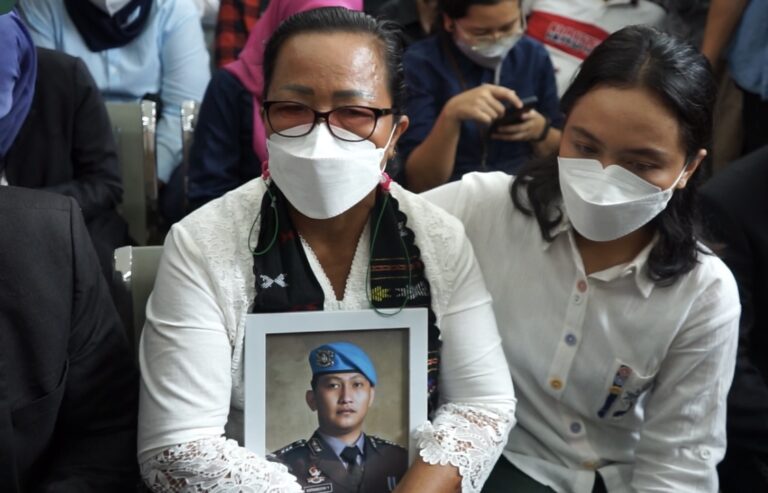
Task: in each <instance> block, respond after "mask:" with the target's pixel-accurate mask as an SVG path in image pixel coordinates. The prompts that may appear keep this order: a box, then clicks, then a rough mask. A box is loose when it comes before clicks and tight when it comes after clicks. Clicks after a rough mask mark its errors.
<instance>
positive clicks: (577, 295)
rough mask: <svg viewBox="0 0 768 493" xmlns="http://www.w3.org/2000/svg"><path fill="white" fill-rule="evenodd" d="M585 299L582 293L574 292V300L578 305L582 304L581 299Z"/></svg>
mask: <svg viewBox="0 0 768 493" xmlns="http://www.w3.org/2000/svg"><path fill="white" fill-rule="evenodd" d="M582 299H584V298H583V297H582V296H581V295H580V294H574V295H573V302H574V303H576V304H577V305H580V304H581V300H582Z"/></svg>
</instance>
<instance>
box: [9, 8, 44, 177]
mask: <svg viewBox="0 0 768 493" xmlns="http://www.w3.org/2000/svg"><path fill="white" fill-rule="evenodd" d="M36 78H37V52H36V51H35V45H34V44H33V43H32V38H31V37H30V35H29V32H28V31H27V28H26V27H24V24H23V23H22V22H21V19H20V18H19V16H17V15H16V13H15V12H11V13H9V14H5V15H0V163H2V158H4V157H5V155H6V153H7V152H8V149H10V148H11V145H12V144H13V141H14V140H15V139H16V135H17V134H18V133H19V130H21V126H22V125H23V124H24V120H25V119H26V118H27V113H29V108H30V106H32V97H33V96H34V95H35V79H36ZM0 166H2V164H0Z"/></svg>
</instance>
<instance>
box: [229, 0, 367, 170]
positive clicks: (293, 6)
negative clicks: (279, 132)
mask: <svg viewBox="0 0 768 493" xmlns="http://www.w3.org/2000/svg"><path fill="white" fill-rule="evenodd" d="M320 7H345V8H347V9H349V10H363V1H362V0H272V1H271V2H269V6H268V7H267V9H266V10H265V11H264V13H263V15H262V16H261V17H260V18H259V20H258V21H256V24H254V26H253V29H252V30H251V33H250V34H249V35H248V41H247V42H246V43H245V47H244V48H243V50H242V51H241V52H240V54H239V55H238V57H237V60H235V61H234V62H232V63H229V64H227V65H225V66H224V69H225V70H228V71H229V72H231V73H232V74H234V75H235V77H237V78H238V79H239V80H240V83H241V84H243V86H245V88H246V89H248V91H250V93H251V94H253V151H254V152H255V153H256V156H257V157H258V158H259V159H260V160H261V161H265V160H266V159H267V134H266V132H265V130H264V122H263V121H262V119H261V114H260V110H261V101H262V100H263V92H264V74H263V72H262V70H263V69H262V65H263V63H264V47H265V46H266V44H267V41H268V40H269V38H270V37H271V36H272V33H274V32H275V30H276V29H277V27H278V26H279V25H280V24H281V23H282V22H283V21H284V20H286V19H287V18H289V17H290V16H292V15H294V14H298V13H299V12H304V11H305V10H312V9H317V8H320Z"/></svg>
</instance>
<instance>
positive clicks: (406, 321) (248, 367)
mask: <svg viewBox="0 0 768 493" xmlns="http://www.w3.org/2000/svg"><path fill="white" fill-rule="evenodd" d="M427 327H428V326H427V309H426V308H407V309H403V310H399V311H398V310H381V309H379V310H378V311H375V310H359V311H308V312H288V313H285V312H284V313H261V314H249V315H247V316H246V328H245V340H244V346H245V347H244V357H245V362H244V370H243V371H244V375H243V380H244V391H245V402H244V413H243V419H244V427H243V428H244V429H243V431H244V446H245V447H246V448H247V449H249V450H251V451H253V452H255V453H256V454H259V455H260V456H264V455H268V454H269V453H271V452H274V448H275V443H271V444H268V440H267V428H268V426H269V423H268V422H267V421H268V414H269V413H268V405H269V404H270V403H268V398H267V390H268V386H269V384H268V378H270V375H268V374H270V372H272V373H274V372H278V373H277V375H279V374H280V373H279V372H280V370H279V369H278V368H276V367H278V366H279V365H280V364H282V363H283V362H284V360H286V362H292V363H290V364H292V365H293V366H300V365H303V366H304V367H305V370H306V372H308V373H309V375H311V370H310V369H309V363H308V362H307V356H308V352H307V347H309V346H308V345H306V344H303V345H302V339H304V338H306V341H308V342H309V341H313V344H314V343H317V341H323V340H324V341H325V342H323V343H328V342H332V341H336V340H338V339H340V338H342V339H350V337H352V336H354V337H355V338H356V341H350V342H355V343H357V344H359V345H360V346H361V347H362V348H363V349H364V350H365V349H366V348H365V347H364V346H365V343H363V344H360V341H363V342H364V341H365V340H366V339H367V338H370V339H371V341H370V344H369V345H371V344H373V345H375V344H376V340H375V338H376V336H377V335H385V337H386V338H387V340H391V339H392V338H391V335H392V334H397V337H396V339H397V340H398V341H402V342H403V343H404V345H405V346H407V347H403V348H401V351H402V353H403V354H404V356H405V357H404V358H403V360H404V362H405V363H404V366H406V367H407V368H403V371H404V372H405V374H406V375H407V379H405V378H404V377H403V379H402V380H405V381H407V382H408V389H407V392H405V395H407V426H406V427H405V429H404V430H402V431H403V433H402V434H404V435H405V440H407V447H406V448H407V449H408V452H409V453H408V457H409V463H410V462H412V461H413V459H414V458H415V457H416V454H417V450H416V444H415V443H413V442H414V441H413V440H411V439H410V437H411V436H412V435H413V432H414V431H415V429H416V428H417V427H418V426H419V425H420V424H422V423H424V422H425V421H426V420H427V399H428V392H427V350H428V328H427ZM384 331H388V332H386V334H384ZM281 336H289V337H290V338H289V339H281ZM294 338H295V339H294ZM271 340H274V341H275V343H274V344H271V343H270V341H271ZM286 341H288V342H290V344H286ZM294 342H295V343H294ZM270 345H272V346H274V348H273V349H271V348H270V347H268V346H270ZM294 346H295V347H294ZM374 347H375V346H374ZM270 349H271V350H270ZM390 349H392V348H390ZM268 351H269V355H268ZM295 351H298V352H300V353H304V357H303V363H301V362H299V361H298V360H297V358H296V355H295V354H286V355H285V356H282V355H281V354H280V353H281V352H286V353H292V352H295ZM367 352H368V353H369V356H370V357H371V359H372V360H374V365H375V366H376V358H377V353H378V352H377V351H372V350H371V349H370V348H369V349H368V351H367ZM268 359H269V360H271V362H272V364H271V365H269V364H268ZM377 372H378V373H380V370H378V369H377ZM382 377H383V380H384V381H386V379H387V378H388V375H387V374H383V375H382V374H381V373H380V375H379V380H380V381H381V380H382ZM276 380H277V379H276V378H275V375H272V377H271V378H270V381H271V382H274V381H276ZM301 384H303V385H305V386H306V387H308V386H309V385H308V384H309V378H307V380H306V381H305V382H302V383H301ZM296 393H297V392H294V394H296ZM273 395H274V393H273ZM294 397H295V398H296V399H297V401H298V400H301V402H302V403H303V402H304V401H303V398H302V399H299V396H298V395H295V396H294ZM374 402H375V403H374V406H372V409H373V408H376V407H377V406H378V408H379V409H382V408H385V406H386V403H387V400H386V396H383V395H381V392H380V389H379V388H377V394H376V399H375V401H374ZM300 406H301V404H300V405H299V406H298V407H300ZM288 407H291V406H288ZM292 410H293V409H286V410H285V412H286V413H289V412H291V411H292ZM273 414H274V413H273ZM366 424H367V418H366ZM366 433H367V430H366ZM374 434H375V433H374ZM290 438H297V437H290ZM290 438H289V437H286V439H285V444H286V445H287V444H289V443H291V439H290ZM304 438H309V437H308V436H305V437H304ZM384 438H386V439H389V437H386V436H385V437H384ZM270 441H271V442H274V440H270ZM393 441H395V440H393ZM400 444H401V445H402V443H400ZM269 445H271V446H269Z"/></svg>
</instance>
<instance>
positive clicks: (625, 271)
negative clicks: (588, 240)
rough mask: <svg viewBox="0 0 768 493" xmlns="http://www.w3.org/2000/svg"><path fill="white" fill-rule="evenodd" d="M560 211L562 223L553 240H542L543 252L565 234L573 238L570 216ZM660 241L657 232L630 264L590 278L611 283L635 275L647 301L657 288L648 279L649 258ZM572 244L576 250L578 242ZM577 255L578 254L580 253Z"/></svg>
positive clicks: (553, 234)
mask: <svg viewBox="0 0 768 493" xmlns="http://www.w3.org/2000/svg"><path fill="white" fill-rule="evenodd" d="M560 209H561V211H562V214H563V218H562V220H561V221H560V223H559V224H558V225H557V226H555V227H554V228H553V229H552V238H553V240H552V241H547V240H546V239H542V243H543V244H542V247H541V248H542V250H543V251H547V250H549V248H550V246H551V245H552V243H554V242H555V241H557V238H558V237H559V236H561V235H562V234H563V233H565V234H567V235H571V236H572V235H573V233H574V231H573V225H572V224H571V221H570V220H569V219H568V216H567V214H566V213H565V210H564V208H563V207H561V208H560ZM574 240H575V239H574ZM658 241H659V234H658V232H657V233H656V234H654V236H653V239H651V241H650V242H649V243H648V244H647V245H646V246H645V247H644V248H643V249H642V250H641V251H640V253H638V254H637V255H636V256H635V258H634V259H632V260H631V261H630V262H627V263H624V264H619V265H615V266H613V267H609V268H608V269H605V270H602V271H600V272H594V273H592V274H590V275H589V277H592V278H594V279H598V280H600V281H604V282H610V281H613V280H615V279H618V278H620V277H626V276H628V275H633V276H634V280H635V285H636V286H637V289H638V290H639V291H640V294H642V295H643V298H646V299H647V298H648V297H649V296H650V295H651V291H653V288H654V287H655V286H656V283H654V282H653V280H651V278H650V277H648V274H647V266H648V257H649V256H650V254H651V250H652V249H653V247H654V246H655V245H656V243H657V242H658ZM571 243H572V245H573V246H572V248H574V249H576V242H575V241H571ZM576 253H578V251H577V252H576Z"/></svg>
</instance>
